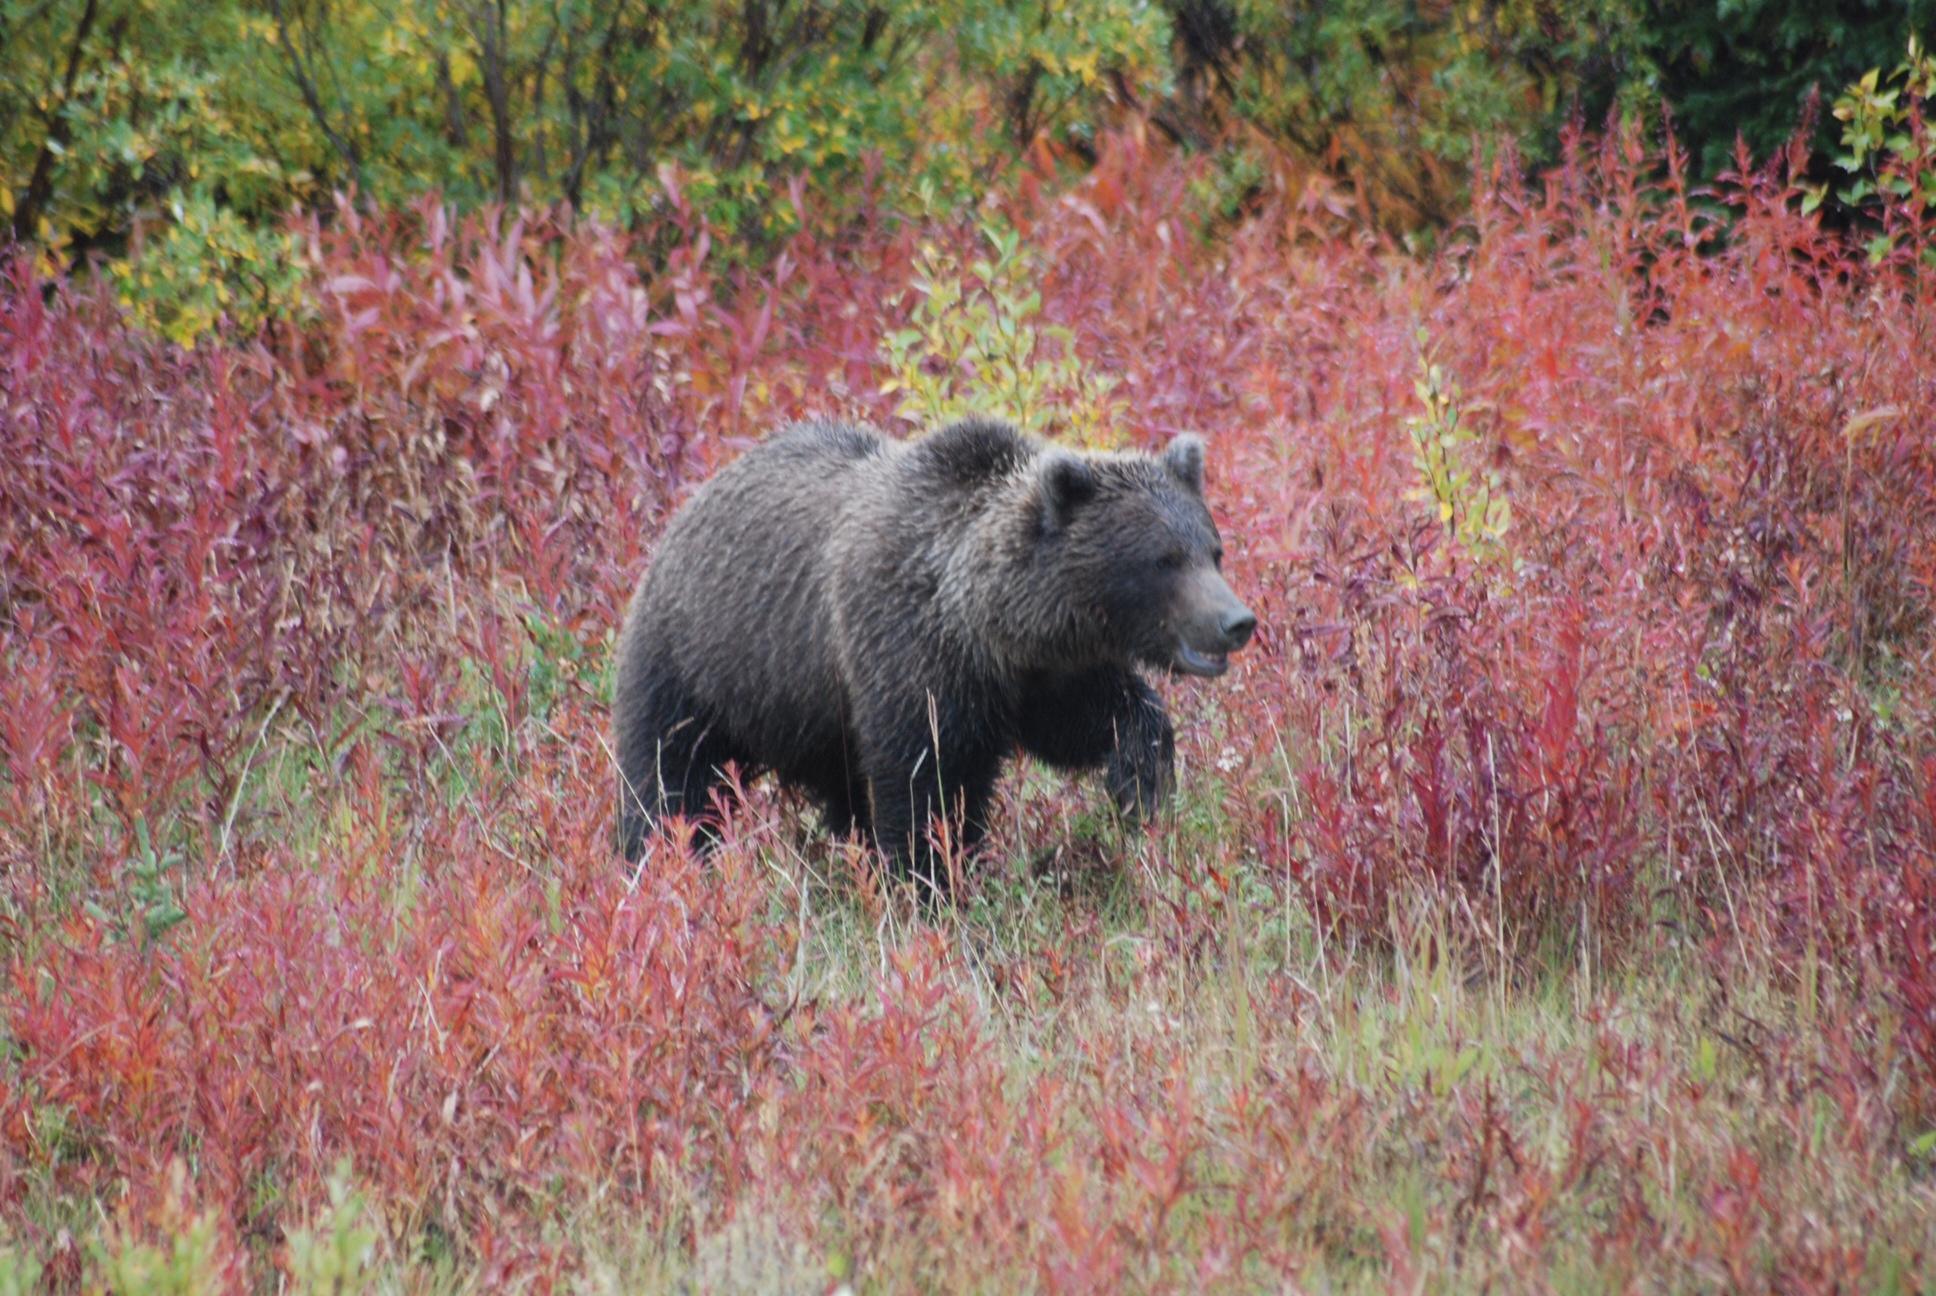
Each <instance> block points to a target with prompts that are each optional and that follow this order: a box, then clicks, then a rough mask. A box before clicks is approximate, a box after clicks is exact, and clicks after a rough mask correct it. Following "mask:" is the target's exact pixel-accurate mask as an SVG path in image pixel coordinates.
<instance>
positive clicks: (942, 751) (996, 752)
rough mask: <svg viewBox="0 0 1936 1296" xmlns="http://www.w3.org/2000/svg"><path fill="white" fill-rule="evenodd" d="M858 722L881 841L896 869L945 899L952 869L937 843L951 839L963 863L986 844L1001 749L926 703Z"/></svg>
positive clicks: (878, 711) (875, 710) (878, 710)
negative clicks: (990, 805)
mask: <svg viewBox="0 0 1936 1296" xmlns="http://www.w3.org/2000/svg"><path fill="white" fill-rule="evenodd" d="M857 719H858V720H859V722H860V724H859V727H860V729H861V734H860V738H861V745H862V748H863V766H864V768H865V771H866V774H867V794H868V799H869V802H870V809H871V811H872V818H873V824H874V841H875V844H876V845H877V846H879V848H880V850H881V852H882V853H883V854H884V855H886V856H887V858H888V859H889V860H890V861H891V862H892V863H893V865H894V866H895V869H896V871H897V872H899V873H901V874H902V875H903V876H911V877H914V878H916V879H919V880H920V881H922V882H923V883H924V884H926V885H927V886H929V887H930V888H931V893H932V894H934V895H936V896H940V895H942V894H945V893H946V891H947V890H948V883H949V878H948V869H947V866H946V863H945V861H944V860H943V859H942V858H941V856H940V855H939V853H938V852H937V851H936V849H935V844H936V839H937V838H939V839H940V840H943V841H947V842H949V843H950V844H951V845H952V847H953V853H954V854H955V855H956V857H957V858H960V857H964V856H966V855H968V854H970V853H972V852H973V851H974V850H975V848H976V847H978V846H979V845H980V844H981V840H982V838H983V836H984V835H985V834H986V825H987V816H988V804H989V801H990V799H991V797H992V795H993V793H994V788H995V778H996V775H997V774H998V773H999V772H1000V766H1001V756H1000V749H999V748H998V747H997V746H996V745H995V743H994V742H993V741H992V740H991V738H992V735H991V734H990V733H989V732H987V731H986V726H977V725H974V724H971V723H968V722H966V721H965V720H964V719H963V718H961V717H960V716H957V715H953V714H951V713H949V712H948V711H947V710H945V709H943V708H938V707H930V706H929V705H928V703H927V701H926V700H925V699H923V700H922V701H921V702H920V703H918V704H913V703H910V704H909V705H906V706H901V707H893V708H889V707H881V706H876V707H871V708H868V709H867V713H866V714H863V715H861V716H859V717H857Z"/></svg>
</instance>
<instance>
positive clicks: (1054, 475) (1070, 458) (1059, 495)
mask: <svg viewBox="0 0 1936 1296" xmlns="http://www.w3.org/2000/svg"><path fill="white" fill-rule="evenodd" d="M1036 475H1037V480H1038V481H1039V482H1040V483H1041V486H1040V490H1041V494H1042V527H1043V529H1044V530H1045V531H1052V532H1053V531H1060V530H1061V529H1062V528H1063V527H1065V526H1067V525H1068V524H1069V519H1070V517H1071V516H1073V515H1074V513H1075V511H1076V508H1077V507H1078V506H1079V505H1081V504H1082V503H1083V501H1085V500H1087V499H1088V498H1089V497H1090V496H1092V495H1094V494H1095V493H1096V474H1095V470H1093V469H1092V468H1090V466H1089V465H1088V464H1087V463H1086V462H1084V461H1083V460H1082V459H1080V458H1078V457H1076V456H1075V455H1072V454H1070V453H1068V452H1067V451H1064V450H1051V451H1049V452H1048V453H1047V454H1045V455H1043V456H1042V462H1041V464H1040V466H1039V467H1038V468H1037V470H1036Z"/></svg>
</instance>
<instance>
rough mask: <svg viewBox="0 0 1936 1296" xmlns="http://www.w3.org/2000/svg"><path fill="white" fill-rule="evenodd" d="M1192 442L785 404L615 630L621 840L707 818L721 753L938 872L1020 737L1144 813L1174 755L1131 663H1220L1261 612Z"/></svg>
mask: <svg viewBox="0 0 1936 1296" xmlns="http://www.w3.org/2000/svg"><path fill="white" fill-rule="evenodd" d="M1222 558H1223V548H1222V545H1221V543H1220V541H1219V538H1218V534H1217V528H1216V524H1215V523H1213V522H1212V521H1211V519H1210V511H1209V510H1208V509H1207V508H1206V507H1205V506H1204V502H1203V443H1202V441H1200V440H1199V439H1198V438H1196V437H1194V436H1189V435H1185V436H1179V437H1177V438H1176V439H1175V440H1174V441H1172V442H1171V443H1170V445H1169V447H1168V448H1167V449H1166V450H1165V451H1164V452H1163V453H1162V454H1161V455H1155V456H1152V455H1145V454H1086V453H1085V454H1076V453H1071V452H1069V451H1066V450H1059V449H1052V448H1050V447H1048V446H1045V445H1043V444H1042V443H1041V442H1038V441H1036V440H1033V439H1031V438H1029V437H1027V436H1024V435H1023V434H1022V433H1020V432H1018V431H1017V430H1016V429H1015V428H1014V427H1012V426H1010V425H1008V424H1006V423H1002V422H997V421H993V420H987V419H968V420H964V421H962V422H958V423H954V424H951V425H949V426H947V427H945V428H942V429H940V430H939V431H936V432H934V433H932V434H930V435H928V436H925V437H922V438H920V439H917V440H914V441H911V442H905V443H903V442H897V441H893V440H890V439H888V438H886V437H883V436H881V435H879V434H878V433H875V432H872V431H869V430H867V429H864V428H860V427H854V426H850V425H847V424H842V423H835V422H808V423H800V424H795V425H793V426H791V427H788V428H786V429H784V430H783V431H781V432H779V433H778V434H776V435H775V436H774V437H772V438H771V439H770V440H768V441H766V442H765V443H764V444H762V445H760V446H758V447H756V448H755V449H752V450H749V451H748V452H746V453H745V454H744V455H742V456H741V457H740V458H739V459H738V460H736V461H735V462H733V463H732V464H730V465H729V466H727V467H726V468H725V469H723V470H722V471H720V472H719V473H718V474H717V475H716V476H715V477H713V479H712V480H711V481H709V482H707V483H706V484H705V485H704V486H702V487H701V488H700V489H699V490H698V491H697V492H696V493H694V495H693V496H692V498H691V499H690V500H689V501H688V502H687V503H686V504H685V506H684V507H683V508H681V509H680V510H679V511H678V513H677V514H676V515H675V516H674V518H673V519H672V522H671V524H670V525H669V526H668V527H667V529H666V533H665V536H664V539H663V540H662V541H661V542H660V545H659V550H658V554H657V556H656V557H655V558H654V559H653V561H652V564H651V567H650V569H649V570H648V571H647V572H646V574H645V577H644V579H643V580H642V581H641V582H640V583H639V586H638V590H637V593H636V594H634V596H633V598H632V604H631V608H630V610H629V611H628V612H627V614H626V618H625V626H624V629H623V631H622V632H621V634H620V636H619V642H618V662H617V665H618V687H617V698H616V705H615V707H614V730H615V738H616V747H617V754H618V762H619V772H620V776H621V777H620V787H619V799H620V815H619V836H620V844H621V847H622V849H623V850H624V852H625V854H626V857H627V858H628V859H636V858H637V857H638V855H639V852H640V850H641V845H642V841H643V838H644V836H645V834H646V833H647V832H648V831H649V830H650V828H651V827H652V825H653V824H654V822H655V821H656V820H658V819H660V818H661V817H663V816H666V815H685V816H689V817H691V818H693V819H695V820H696V821H699V824H700V826H701V828H702V830H703V831H706V832H707V833H708V834H710V832H711V825H710V823H708V822H707V817H708V815H709V813H710V810H711V805H712V799H713V794H714V793H715V791H717V790H718V789H719V788H720V786H721V782H722V774H721V770H722V768H723V767H724V766H726V765H727V764H729V763H733V764H737V765H738V767H739V768H740V769H741V771H742V772H745V773H748V774H752V773H756V772H761V771H768V772H771V773H773V774H775V775H776V776H778V778H779V779H780V780H781V782H782V783H783V784H785V785H788V786H791V787H795V788H798V789H801V790H803V791H805V792H806V793H807V794H809V795H810V796H811V797H812V798H814V799H815V800H816V801H817V802H818V803H819V805H820V806H821V808H822V809H823V810H824V812H825V815H826V821H827V826H828V827H829V828H830V829H831V830H832V831H834V832H836V833H848V832H853V831H856V830H858V831H860V832H861V833H863V834H865V835H868V836H871V838H872V840H873V841H874V843H875V844H876V845H877V846H878V847H879V848H880V849H881V850H882V851H884V852H885V853H886V854H887V855H888V856H889V857H890V859H891V860H892V861H893V862H894V863H895V864H896V865H897V866H899V868H900V869H901V870H902V871H903V872H908V871H912V872H913V873H914V874H915V875H916V876H917V877H919V878H922V879H924V880H925V881H926V882H928V883H929V884H931V885H933V886H935V887H936V888H937V889H939V888H940V887H942V886H944V885H945V883H946V879H944V878H941V877H939V876H937V870H936V869H935V867H934V863H935V859H936V855H935V840H934V838H933V837H931V833H930V829H931V826H932V825H933V821H935V820H937V819H942V818H943V817H944V816H946V817H948V819H949V820H950V821H951V822H952V824H953V825H954V827H955V829H956V833H955V835H954V837H953V838H952V840H953V841H954V842H955V843H956V844H957V845H958V846H959V847H961V848H962V849H971V848H972V847H973V846H974V844H975V843H976V842H977V841H978V840H979V839H980V837H981V835H982V833H983V828H984V816H985V814H986V811H987V807H988V803H989V798H990V794H991V792H992V790H993V788H994V784H995V779H996V775H997V774H998V773H999V771H1000V769H1001V765H1002V761H1003V759H1004V758H1005V757H1007V756H1008V755H1010V754H1011V753H1013V752H1014V751H1015V749H1016V748H1017V747H1019V748H1020V749H1021V750H1022V751H1024V752H1027V753H1028V754H1030V755H1032V756H1034V757H1036V758H1037V759H1039V760H1042V761H1045V762H1047V763H1048V764H1049V765H1051V766H1053V767H1055V768H1057V769H1063V770H1072V771H1073V770H1087V769H1096V768H1101V769H1103V770H1105V771H1106V773H1105V781H1106V784H1107V786H1108V789H1109V792H1110V794H1111V795H1112V796H1113V797H1114V799H1115V801H1116V803H1117V805H1118V806H1119V807H1120V808H1121V809H1122V810H1123V811H1124V813H1125V814H1127V815H1129V816H1130V817H1131V818H1133V819H1135V818H1141V817H1142V816H1144V815H1147V814H1148V813H1149V812H1151V811H1152V810H1154V809H1155V808H1156V807H1157V806H1158V805H1159V804H1160V803H1161V802H1162V801H1163V800H1164V799H1165V797H1166V796H1167V795H1168V793H1169V790H1170V787H1171V781H1172V776H1173V765H1174V748H1175V738H1174V731H1173V730H1172V728H1171V725H1170V719H1169V717H1168V715H1166V714H1165V713H1164V709H1163V704H1162V702H1161V700H1160V699H1159V698H1158V697H1157V695H1156V693H1155V692H1154V690H1152V689H1151V688H1150V686H1149V684H1147V683H1146V682H1145V681H1144V680H1143V679H1142V678H1141V676H1139V675H1138V674H1137V668H1138V667H1139V666H1143V667H1152V668H1156V669H1162V670H1172V671H1178V672H1183V673H1187V674H1192V675H1203V676H1214V675H1221V674H1222V673H1223V672H1224V671H1225V670H1226V669H1227V667H1228V663H1229V658H1228V654H1230V653H1231V652H1233V651H1235V650H1236V649H1238V648H1241V647H1242V646H1243V645H1244V643H1245V642H1246V641H1247V640H1248V639H1249V638H1250V635H1251V631H1252V630H1253V629H1254V628H1255V627H1256V624H1257V618H1256V617H1254V616H1253V615H1251V613H1250V610H1249V609H1248V608H1246V607H1245V606H1244V605H1243V603H1241V602H1240V601H1239V600H1238V599H1237V596H1236V595H1235V594H1233V593H1232V592H1231V589H1230V587H1229V586H1228V585H1227V584H1225V583H1224V579H1223V576H1222V575H1221V573H1220V571H1219V567H1220V564H1221V561H1222Z"/></svg>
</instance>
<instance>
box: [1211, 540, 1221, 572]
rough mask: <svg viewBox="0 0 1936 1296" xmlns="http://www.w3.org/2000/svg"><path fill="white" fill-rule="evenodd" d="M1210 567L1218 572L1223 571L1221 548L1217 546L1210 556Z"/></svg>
mask: <svg viewBox="0 0 1936 1296" xmlns="http://www.w3.org/2000/svg"><path fill="white" fill-rule="evenodd" d="M1210 565H1211V566H1212V567H1215V568H1216V569H1217V570H1218V571H1222V570H1223V546H1222V545H1218V546H1217V547H1216V549H1215V550H1214V551H1213V552H1212V553H1211V555H1210Z"/></svg>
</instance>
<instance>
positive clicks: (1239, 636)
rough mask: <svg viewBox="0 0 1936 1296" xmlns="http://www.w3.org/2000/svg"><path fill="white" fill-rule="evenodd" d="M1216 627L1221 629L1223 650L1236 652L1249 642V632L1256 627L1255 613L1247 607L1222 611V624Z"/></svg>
mask: <svg viewBox="0 0 1936 1296" xmlns="http://www.w3.org/2000/svg"><path fill="white" fill-rule="evenodd" d="M1218 628H1219V629H1220V630H1222V631H1223V642H1224V651H1225V652H1236V651H1237V650H1238V649H1239V648H1241V647H1243V646H1244V645H1245V644H1247V643H1249V642H1250V635H1251V632H1252V631H1254V630H1255V629H1257V614H1256V613H1254V612H1252V611H1251V610H1250V609H1249V608H1247V607H1239V608H1237V609H1235V610H1234V611H1230V612H1226V613H1224V616H1223V624H1222V625H1221V626H1219V627H1218Z"/></svg>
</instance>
